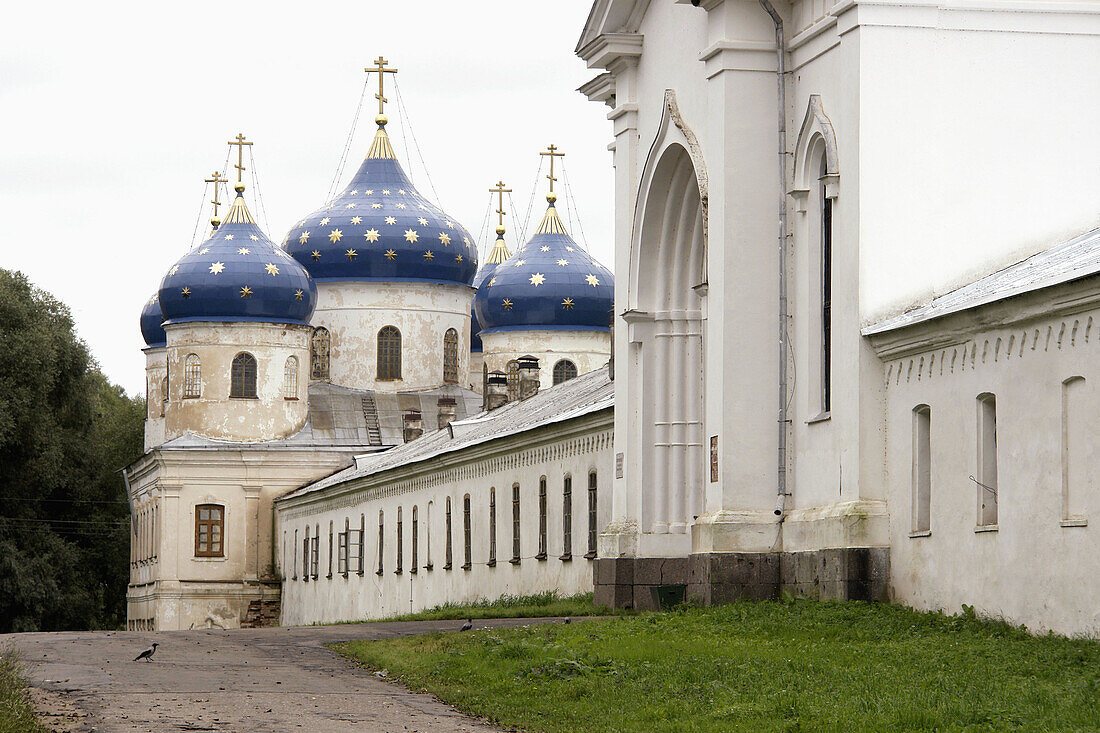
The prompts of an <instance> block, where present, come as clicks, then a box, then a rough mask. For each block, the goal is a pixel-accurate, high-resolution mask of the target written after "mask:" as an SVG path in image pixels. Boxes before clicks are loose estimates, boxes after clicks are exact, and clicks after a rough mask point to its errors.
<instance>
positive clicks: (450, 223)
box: [443, 221, 455, 229]
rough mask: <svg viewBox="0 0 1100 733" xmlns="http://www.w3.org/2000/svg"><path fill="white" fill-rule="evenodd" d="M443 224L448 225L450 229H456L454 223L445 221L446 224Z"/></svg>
mask: <svg viewBox="0 0 1100 733" xmlns="http://www.w3.org/2000/svg"><path fill="white" fill-rule="evenodd" d="M443 223H444V224H446V225H447V226H449V227H450V228H451V229H454V228H455V225H454V222H450V221H445V222H443Z"/></svg>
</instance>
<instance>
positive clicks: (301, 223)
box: [298, 219, 306, 227]
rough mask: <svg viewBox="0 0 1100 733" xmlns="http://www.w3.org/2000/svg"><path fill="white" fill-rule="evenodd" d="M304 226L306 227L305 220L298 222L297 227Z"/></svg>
mask: <svg viewBox="0 0 1100 733" xmlns="http://www.w3.org/2000/svg"><path fill="white" fill-rule="evenodd" d="M305 225H306V221H305V219H303V220H302V221H300V222H298V226H300V227H304V226H305Z"/></svg>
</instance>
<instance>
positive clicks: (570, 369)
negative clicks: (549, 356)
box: [554, 359, 577, 384]
mask: <svg viewBox="0 0 1100 733" xmlns="http://www.w3.org/2000/svg"><path fill="white" fill-rule="evenodd" d="M575 376H577V365H576V364H574V363H573V362H571V361H569V360H568V359H562V360H561V361H559V362H558V363H557V364H555V365H554V384H561V383H562V382H564V381H566V380H568V379H572V378H573V377H575Z"/></svg>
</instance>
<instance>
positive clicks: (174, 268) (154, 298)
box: [153, 265, 180, 303]
mask: <svg viewBox="0 0 1100 733" xmlns="http://www.w3.org/2000/svg"><path fill="white" fill-rule="evenodd" d="M179 269H180V266H179V265H172V269H171V270H169V271H168V274H169V275H175V274H176V273H177V272H179ZM156 301H157V296H155V295H154V296H153V302H154V303H155V302H156Z"/></svg>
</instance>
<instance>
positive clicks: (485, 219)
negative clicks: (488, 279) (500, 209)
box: [477, 193, 493, 261]
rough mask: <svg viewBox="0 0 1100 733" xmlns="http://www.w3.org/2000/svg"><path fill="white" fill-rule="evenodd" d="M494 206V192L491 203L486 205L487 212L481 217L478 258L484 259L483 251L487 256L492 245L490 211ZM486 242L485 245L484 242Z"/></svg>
mask: <svg viewBox="0 0 1100 733" xmlns="http://www.w3.org/2000/svg"><path fill="white" fill-rule="evenodd" d="M492 208H493V194H492V193H490V194H489V203H488V204H486V205H485V214H484V215H483V216H482V217H481V229H480V230H478V233H477V246H478V253H477V255H478V260H479V261H480V260H481V259H482V253H484V254H485V256H486V257H487V256H488V255H489V250H490V249H491V248H492V245H491V244H490V243H489V237H488V231H487V230H488V228H489V212H490V211H492ZM483 242H484V246H483V245H482V243H483Z"/></svg>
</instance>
